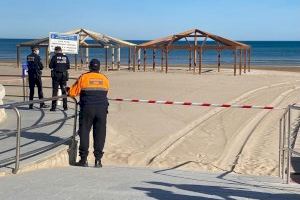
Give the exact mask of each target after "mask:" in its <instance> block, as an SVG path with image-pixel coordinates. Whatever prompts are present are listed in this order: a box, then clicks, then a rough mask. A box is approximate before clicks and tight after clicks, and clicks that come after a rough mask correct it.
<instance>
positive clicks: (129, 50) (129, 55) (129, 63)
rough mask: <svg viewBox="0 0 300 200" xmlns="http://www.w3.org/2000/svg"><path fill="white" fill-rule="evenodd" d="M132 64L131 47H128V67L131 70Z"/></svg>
mask: <svg viewBox="0 0 300 200" xmlns="http://www.w3.org/2000/svg"><path fill="white" fill-rule="evenodd" d="M130 65H131V48H129V49H128V69H129V70H130Z"/></svg>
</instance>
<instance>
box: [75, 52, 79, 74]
mask: <svg viewBox="0 0 300 200" xmlns="http://www.w3.org/2000/svg"><path fill="white" fill-rule="evenodd" d="M75 70H76V71H77V70H78V66H77V54H75Z"/></svg>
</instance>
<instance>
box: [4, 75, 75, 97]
mask: <svg viewBox="0 0 300 200" xmlns="http://www.w3.org/2000/svg"><path fill="white" fill-rule="evenodd" d="M0 77H13V78H20V80H22V84H19V85H18V84H2V85H3V86H5V87H20V88H22V93H23V94H22V95H6V96H8V97H22V98H23V101H26V97H28V91H27V90H28V80H27V78H28V76H23V75H10V74H0ZM41 78H52V77H51V76H42V77H41ZM69 80H77V78H76V77H69ZM43 89H52V86H43Z"/></svg>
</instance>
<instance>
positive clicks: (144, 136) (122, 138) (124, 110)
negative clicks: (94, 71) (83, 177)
mask: <svg viewBox="0 0 300 200" xmlns="http://www.w3.org/2000/svg"><path fill="white" fill-rule="evenodd" d="M1 65H4V64H3V63H2V64H1ZM4 71H5V72H6V73H5V74H18V73H19V70H18V69H16V68H13V67H7V70H4ZM80 73H82V71H76V72H75V71H72V73H71V74H72V76H75V77H76V76H78V75H79V74H80ZM104 73H105V74H106V75H107V76H108V77H109V79H110V82H111V90H110V92H109V97H111V98H135V99H156V100H173V101H191V102H207V103H220V104H223V103H230V104H250V105H262V106H264V105H272V106H276V107H286V106H287V105H289V104H292V103H295V102H299V100H300V96H299V92H300V74H299V73H296V72H287V71H272V70H252V71H251V72H250V73H247V74H246V75H244V74H243V75H242V76H235V77H234V76H233V73H232V70H229V69H223V70H222V71H221V72H220V73H218V72H216V70H213V71H209V72H207V73H204V74H202V75H194V74H193V73H191V72H187V71H186V70H172V71H171V72H170V73H168V74H165V73H161V72H159V71H157V72H129V71H127V70H121V71H113V72H112V71H109V72H104ZM1 74H4V73H3V72H2V73H1ZM44 74H45V75H47V74H49V70H46V71H45V73H44ZM14 81H16V82H17V80H11V81H9V80H5V81H4V78H3V77H1V83H5V82H10V83H11V82H14ZM44 82H45V84H44V85H50V80H49V79H45V80H44ZM70 84H71V82H70ZM7 92H8V93H9V92H12V91H11V89H8V91H7ZM45 93H46V96H50V94H51V93H50V91H45ZM283 112H284V110H258V109H236V108H233V109H226V108H212V107H192V106H175V105H157V104H153V105H152V104H141V103H140V104H138V103H126V102H110V107H109V115H108V116H109V118H108V125H107V127H108V133H107V143H106V146H105V156H104V160H103V163H104V164H105V165H116V166H139V167H153V168H163V169H165V168H178V169H184V170H196V171H233V172H235V173H241V174H251V175H277V170H278V131H279V119H280V117H281V116H282V114H283ZM92 151H93V150H92V149H91V152H92ZM90 159H91V162H92V161H93V157H92V156H91V157H90Z"/></svg>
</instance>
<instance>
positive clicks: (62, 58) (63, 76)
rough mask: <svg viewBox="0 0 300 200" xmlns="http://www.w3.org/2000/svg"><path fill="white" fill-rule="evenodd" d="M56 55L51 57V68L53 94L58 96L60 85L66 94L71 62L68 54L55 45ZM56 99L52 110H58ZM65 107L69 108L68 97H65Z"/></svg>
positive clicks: (65, 108)
mask: <svg viewBox="0 0 300 200" xmlns="http://www.w3.org/2000/svg"><path fill="white" fill-rule="evenodd" d="M54 50H55V55H54V56H53V57H52V58H51V61H50V64H49V68H50V69H51V70H52V71H51V77H52V89H53V90H52V96H53V97H55V96H57V92H58V86H59V87H60V89H61V91H62V94H63V95H66V94H67V93H66V85H67V81H68V79H69V74H68V69H70V62H69V59H68V57H67V56H66V55H64V54H63V53H62V49H61V47H59V46H57V47H55V49H54ZM56 103H57V101H56V100H53V101H52V107H51V109H50V111H55V110H56ZM63 108H64V110H68V105H67V98H64V99H63Z"/></svg>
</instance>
